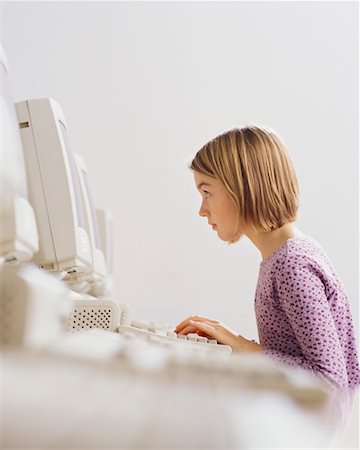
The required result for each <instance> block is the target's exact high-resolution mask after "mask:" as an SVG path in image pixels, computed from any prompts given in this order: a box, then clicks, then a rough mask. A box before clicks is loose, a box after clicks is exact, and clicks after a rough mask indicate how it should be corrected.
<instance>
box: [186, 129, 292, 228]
mask: <svg viewBox="0 0 360 450" xmlns="http://www.w3.org/2000/svg"><path fill="white" fill-rule="evenodd" d="M190 169H191V170H193V171H195V172H198V173H201V174H203V175H207V176H210V177H214V178H217V179H218V180H220V181H221V182H222V183H223V184H224V186H225V188H226V190H227V192H228V193H229V195H230V197H231V198H232V200H233V201H234V202H235V205H236V207H237V209H238V212H239V219H242V220H243V221H244V222H245V223H246V224H248V225H249V226H251V227H252V228H253V229H254V230H258V231H271V230H275V229H278V228H280V227H282V226H283V225H285V224H286V223H288V222H294V221H295V220H296V216H297V210H298V194H299V192H298V191H299V187H298V182H297V178H296V173H295V169H294V167H293V164H292V162H291V159H290V156H289V154H288V152H287V150H286V147H285V145H284V143H283V142H282V141H281V139H280V137H279V136H277V135H276V133H275V132H274V131H273V130H271V129H270V128H267V127H266V128H265V127H260V126H256V125H251V126H245V127H241V128H235V129H232V130H229V131H227V132H225V133H223V134H221V135H220V136H217V137H216V138H214V139H212V140H211V141H210V142H208V143H207V144H205V145H204V146H203V147H202V148H201V149H200V150H199V151H198V152H197V154H196V155H195V157H194V159H193V160H192V162H191V163H190Z"/></svg>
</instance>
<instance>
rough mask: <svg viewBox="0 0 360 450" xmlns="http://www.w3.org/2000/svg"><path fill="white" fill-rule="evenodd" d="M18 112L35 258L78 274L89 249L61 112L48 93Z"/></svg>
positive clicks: (88, 260) (53, 268) (24, 103)
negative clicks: (34, 224) (36, 235)
mask: <svg viewBox="0 0 360 450" xmlns="http://www.w3.org/2000/svg"><path fill="white" fill-rule="evenodd" d="M16 112H17V117H18V123H19V126H20V131H21V138H22V143H23V148H24V155H25V162H26V172H27V178H28V188H29V200H30V202H31V204H32V206H33V208H34V211H35V217H36V222H37V227H38V232H39V236H40V242H39V251H38V252H37V253H36V254H35V255H34V258H33V261H34V262H35V263H36V264H38V265H39V266H40V267H42V268H44V269H46V270H50V271H53V272H65V279H66V277H71V276H72V275H74V276H76V275H77V274H79V273H83V272H85V271H86V270H88V269H89V268H90V267H91V266H92V253H91V245H90V240H89V236H88V234H87V232H86V230H85V212H84V209H83V206H82V201H81V188H80V182H79V178H78V174H77V167H76V162H75V158H74V154H73V152H72V151H71V148H70V146H69V142H68V137H67V134H68V129H67V124H66V121H65V117H64V114H63V112H62V110H61V108H60V106H59V105H58V103H56V102H55V101H54V100H53V99H51V98H43V99H31V100H24V101H22V102H19V103H17V104H16Z"/></svg>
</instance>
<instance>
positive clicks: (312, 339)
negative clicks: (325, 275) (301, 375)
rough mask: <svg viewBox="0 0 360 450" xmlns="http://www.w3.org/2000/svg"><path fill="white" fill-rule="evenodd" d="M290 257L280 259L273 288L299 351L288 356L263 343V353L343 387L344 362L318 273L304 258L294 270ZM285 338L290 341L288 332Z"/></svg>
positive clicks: (345, 373) (310, 262)
mask: <svg viewBox="0 0 360 450" xmlns="http://www.w3.org/2000/svg"><path fill="white" fill-rule="evenodd" d="M292 259H293V258H291V257H288V258H286V259H285V260H284V261H283V264H282V266H281V269H282V270H279V271H278V272H277V274H276V288H277V294H278V298H279V305H280V306H281V307H282V308H283V311H284V313H285V315H286V317H287V319H288V324H289V325H290V326H291V329H292V331H293V335H294V337H295V339H296V341H297V343H298V345H299V347H300V348H301V353H302V354H301V355H292V354H290V353H284V352H279V351H276V350H272V349H271V348H266V346H265V353H266V354H267V355H268V356H271V357H273V358H274V357H275V358H277V359H278V360H281V361H282V362H283V363H286V364H289V365H294V366H295V365H296V366H300V367H302V368H304V369H310V370H313V371H314V372H315V373H317V374H318V375H320V376H322V377H324V378H325V379H327V380H329V381H330V382H333V383H335V384H336V385H338V386H339V387H347V386H348V375H347V371H346V361H345V358H344V354H343V350H342V346H341V343H340V339H339V336H338V333H337V329H336V325H335V321H334V317H333V315H332V311H331V309H330V303H329V300H328V298H327V295H326V294H327V293H326V287H325V285H324V283H323V281H322V280H321V278H322V275H321V272H319V269H318V268H317V267H316V264H315V263H314V262H313V261H311V260H308V259H304V260H303V261H302V262H303V263H302V264H301V265H300V266H299V264H298V263H297V264H296V269H295V270H294V269H292V270H289V268H292V267H295V266H294V261H293V260H292ZM328 295H329V294H328ZM287 338H288V339H290V341H291V338H292V335H291V333H290V334H289V333H288V334H287ZM289 350H290V349H289Z"/></svg>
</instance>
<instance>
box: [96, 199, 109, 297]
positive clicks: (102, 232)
mask: <svg viewBox="0 0 360 450" xmlns="http://www.w3.org/2000/svg"><path fill="white" fill-rule="evenodd" d="M95 213H96V217H97V224H98V231H99V240H100V248H101V250H102V252H103V254H104V256H105V262H106V268H107V288H108V291H109V292H111V291H112V288H113V281H112V274H113V216H112V214H111V212H110V211H109V210H108V209H102V208H95Z"/></svg>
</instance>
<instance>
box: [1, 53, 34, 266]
mask: <svg viewBox="0 0 360 450" xmlns="http://www.w3.org/2000/svg"><path fill="white" fill-rule="evenodd" d="M0 72H1V73H0V75H1V77H0V80H1V89H0V108H1V109H0V111H1V116H0V135H1V183H0V259H1V261H2V262H5V263H18V262H23V261H28V260H30V259H31V258H32V257H33V254H34V253H35V252H37V251H38V248H39V243H38V234H37V228H36V221H35V216H34V211H33V209H32V207H31V205H30V203H29V201H28V189H27V183H26V172H25V162H24V155H23V148H22V145H21V138H20V131H19V126H18V121H17V118H16V112H15V106H14V102H13V100H12V96H11V90H10V83H9V80H8V65H7V60H6V56H5V53H4V51H3V49H2V47H1V46H0Z"/></svg>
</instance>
